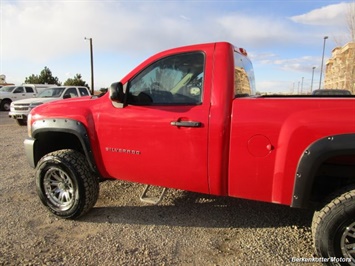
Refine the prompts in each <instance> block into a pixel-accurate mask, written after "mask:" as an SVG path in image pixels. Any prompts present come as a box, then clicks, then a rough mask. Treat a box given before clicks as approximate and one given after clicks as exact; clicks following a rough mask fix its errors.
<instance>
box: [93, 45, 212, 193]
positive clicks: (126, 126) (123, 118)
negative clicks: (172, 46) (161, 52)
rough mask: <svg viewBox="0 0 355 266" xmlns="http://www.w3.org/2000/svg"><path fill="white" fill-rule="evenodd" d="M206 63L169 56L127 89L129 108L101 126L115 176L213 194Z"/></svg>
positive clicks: (200, 57)
mask: <svg viewBox="0 0 355 266" xmlns="http://www.w3.org/2000/svg"><path fill="white" fill-rule="evenodd" d="M204 61H205V55H204V54H203V53H202V52H194V53H184V54H177V55H172V56H168V57H165V58H163V59H160V60H158V61H155V62H154V63H152V64H151V65H149V66H147V67H146V68H145V69H143V70H142V71H140V72H139V73H138V74H137V75H135V76H134V77H133V78H132V79H130V80H129V81H128V83H126V84H125V86H126V103H127V105H126V106H125V107H124V108H116V107H113V106H110V109H112V112H110V113H109V114H107V115H106V114H105V116H101V117H100V123H99V124H100V128H99V134H100V136H103V137H100V143H101V152H102V154H103V160H104V165H105V168H106V171H107V172H108V174H109V175H110V176H111V177H115V178H118V179H124V180H130V181H136V182H140V183H149V184H153V185H159V186H164V187H173V188H179V189H184V190H190V191H198V192H204V193H207V192H208V176H207V146H208V145H207V137H208V115H209V103H208V102H209V101H207V100H204V99H206V98H204V77H205V67H204ZM110 104H111V103H110Z"/></svg>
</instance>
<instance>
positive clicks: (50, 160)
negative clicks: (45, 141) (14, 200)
mask: <svg viewBox="0 0 355 266" xmlns="http://www.w3.org/2000/svg"><path fill="white" fill-rule="evenodd" d="M52 168H57V169H60V170H62V171H64V172H65V173H66V174H67V175H68V176H69V178H70V179H71V181H72V183H73V188H74V191H75V192H74V203H73V205H72V206H71V207H70V208H69V209H68V210H64V211H63V210H60V209H59V208H58V207H56V206H55V205H54V204H52V203H51V202H50V201H49V200H48V198H47V196H46V193H45V190H44V182H43V181H44V177H45V175H46V173H47V172H48V171H49V170H50V169H52ZM35 178H36V189H37V194H38V196H39V198H40V200H41V201H42V203H43V204H44V205H45V206H46V207H47V208H48V209H49V210H50V211H51V212H52V213H53V214H55V215H56V216H59V217H61V218H74V217H76V216H78V215H79V214H80V213H81V210H82V209H83V207H84V204H83V202H82V200H81V198H82V197H83V195H82V193H85V190H84V189H83V184H82V182H81V180H80V174H79V173H77V171H76V169H75V168H74V167H73V166H72V165H71V164H70V163H69V162H67V161H66V160H65V159H63V158H60V157H58V156H55V155H50V156H46V157H44V158H43V159H42V160H41V161H40V162H39V164H38V166H37V170H36V173H35Z"/></svg>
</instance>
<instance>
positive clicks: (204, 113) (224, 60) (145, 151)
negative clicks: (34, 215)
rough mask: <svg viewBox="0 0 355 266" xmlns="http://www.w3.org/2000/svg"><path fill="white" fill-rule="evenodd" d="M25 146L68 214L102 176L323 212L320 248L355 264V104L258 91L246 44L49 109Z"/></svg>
mask: <svg viewBox="0 0 355 266" xmlns="http://www.w3.org/2000/svg"><path fill="white" fill-rule="evenodd" d="M28 131H29V137H28V138H27V139H26V140H25V142H24V143H25V150H26V154H27V157H28V160H29V162H30V165H31V166H32V167H34V168H36V172H35V178H36V185H37V191H38V195H39V197H40V199H41V201H42V202H43V204H44V205H45V206H46V207H47V208H48V209H49V210H50V211H51V212H52V213H54V214H55V215H57V216H59V217H61V218H67V219H74V218H77V217H79V216H80V215H82V214H84V213H86V212H87V211H89V210H90V209H91V208H92V207H93V206H94V205H95V202H96V200H97V198H98V194H99V182H100V181H101V180H105V179H121V180H128V181H133V182H140V183H144V184H149V185H147V187H146V190H145V191H144V193H143V194H142V196H141V199H142V200H143V201H146V202H150V203H154V204H157V203H158V202H159V201H160V200H161V198H162V197H163V195H164V191H165V189H162V193H161V195H158V196H157V197H153V196H149V186H150V185H154V186H161V187H164V188H176V189H183V190H189V191H195V192H200V193H207V194H212V195H220V196H230V197H239V198H245V199H252V200H259V201H265V202H272V203H277V204H284V205H289V206H291V207H297V208H305V207H308V208H314V210H315V215H314V220H313V224H312V229H313V237H314V244H315V248H316V252H317V254H318V255H319V256H321V257H323V258H324V260H323V261H325V262H329V264H332V265H336V264H337V263H339V262H340V263H345V265H355V100H354V98H352V97H351V96H348V97H345V96H332V97H324V96H316V95H310V96H257V95H255V86H254V73H253V68H252V64H251V62H250V60H249V59H248V57H247V54H246V51H245V50H244V49H240V48H237V47H235V46H233V45H231V44H230V43H226V42H217V43H208V44H200V45H192V46H186V47H180V48H175V49H171V50H168V51H164V52H161V53H158V54H156V55H154V56H152V57H151V58H149V59H147V60H146V61H144V62H143V63H142V64H140V65H139V66H138V67H136V68H135V69H134V70H133V71H131V72H130V73H129V74H128V75H127V76H125V77H124V78H123V79H122V80H121V81H120V82H117V83H114V84H113V85H112V86H111V88H110V89H109V92H108V93H106V94H105V95H104V96H102V97H100V98H91V99H88V98H87V99H73V100H69V101H62V102H61V101H58V102H55V103H50V104H43V105H41V106H38V107H36V108H34V109H33V110H32V111H31V114H30V115H29V118H28Z"/></svg>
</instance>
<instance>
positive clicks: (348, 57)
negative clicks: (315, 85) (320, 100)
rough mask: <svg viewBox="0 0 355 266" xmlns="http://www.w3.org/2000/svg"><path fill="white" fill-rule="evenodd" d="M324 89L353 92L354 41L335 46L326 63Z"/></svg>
mask: <svg viewBox="0 0 355 266" xmlns="http://www.w3.org/2000/svg"><path fill="white" fill-rule="evenodd" d="M324 88H325V89H345V90H349V91H351V93H352V94H355V43H353V42H351V43H347V44H346V45H344V46H343V47H336V48H334V49H333V51H332V57H331V58H330V59H329V60H328V61H327V63H326V70H325V78H324Z"/></svg>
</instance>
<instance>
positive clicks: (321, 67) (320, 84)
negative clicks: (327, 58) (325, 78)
mask: <svg viewBox="0 0 355 266" xmlns="http://www.w3.org/2000/svg"><path fill="white" fill-rule="evenodd" d="M323 39H324V41H323V55H322V64H321V66H320V78H319V89H321V86H322V74H323V62H324V50H325V41H326V40H327V39H328V36H324V38H323Z"/></svg>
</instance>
